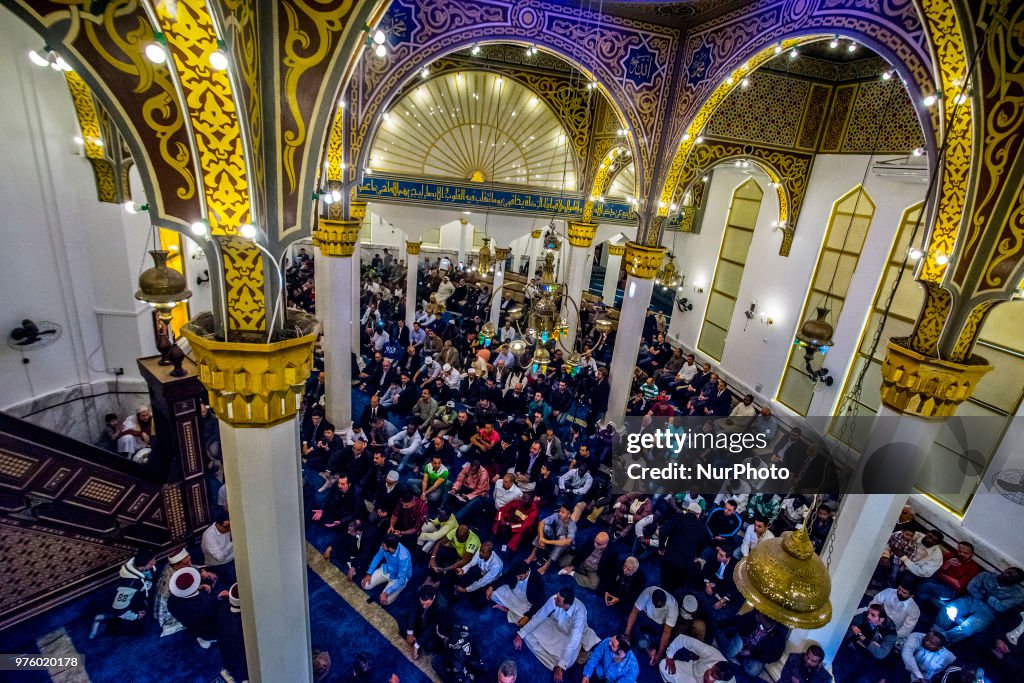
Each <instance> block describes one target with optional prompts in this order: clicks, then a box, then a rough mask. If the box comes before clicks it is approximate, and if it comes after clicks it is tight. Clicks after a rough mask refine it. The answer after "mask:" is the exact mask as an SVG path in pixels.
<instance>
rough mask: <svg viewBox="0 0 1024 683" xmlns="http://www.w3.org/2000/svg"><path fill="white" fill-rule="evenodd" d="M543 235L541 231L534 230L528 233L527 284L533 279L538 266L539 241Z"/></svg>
mask: <svg viewBox="0 0 1024 683" xmlns="http://www.w3.org/2000/svg"><path fill="white" fill-rule="evenodd" d="M543 234H544V231H543V230H534V231H533V232H531V233H530V271H529V272H528V273H527V274H526V281H527V282H529V281H530V280H531V279H533V278H534V277H535V275H534V273H536V272H537V268H538V267H539V266H540V252H541V248H540V246H541V245H540V241H541V236H542V235H543Z"/></svg>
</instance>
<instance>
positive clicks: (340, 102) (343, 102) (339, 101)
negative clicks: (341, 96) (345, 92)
mask: <svg viewBox="0 0 1024 683" xmlns="http://www.w3.org/2000/svg"><path fill="white" fill-rule="evenodd" d="M347 106H348V103H347V102H345V100H338V108H339V109H344V108H345V107H347Z"/></svg>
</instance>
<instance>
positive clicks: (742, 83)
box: [740, 78, 750, 88]
mask: <svg viewBox="0 0 1024 683" xmlns="http://www.w3.org/2000/svg"><path fill="white" fill-rule="evenodd" d="M740 87H741V88H749V87H750V79H749V78H744V79H743V80H742V81H740Z"/></svg>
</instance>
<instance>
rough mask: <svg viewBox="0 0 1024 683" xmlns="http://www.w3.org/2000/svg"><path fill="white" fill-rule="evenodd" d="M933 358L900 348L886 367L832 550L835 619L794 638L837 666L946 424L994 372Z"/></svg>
mask: <svg viewBox="0 0 1024 683" xmlns="http://www.w3.org/2000/svg"><path fill="white" fill-rule="evenodd" d="M973 360H974V361H975V363H974V364H971V365H967V364H962V363H954V362H951V361H944V360H939V359H935V358H928V357H926V356H923V355H921V354H919V353H916V352H914V351H911V350H910V349H907V348H905V347H902V346H900V345H898V344H896V343H894V342H889V348H888V353H887V354H886V358H885V362H884V363H883V364H882V388H881V394H882V407H881V409H880V410H879V411H878V415H877V416H876V417H875V419H874V421H873V423H872V426H871V435H870V436H869V437H868V444H867V446H866V447H865V448H864V450H863V452H862V453H861V456H860V459H859V460H858V462H857V470H856V472H855V474H854V477H853V480H852V486H851V493H849V494H847V495H845V496H844V497H843V503H842V506H841V507H840V509H839V515H838V517H837V518H836V524H835V527H834V529H833V531H832V533H833V538H832V539H830V541H829V543H828V544H827V546H826V548H827V550H826V551H825V559H826V561H827V562H828V564H829V573H830V575H831V577H832V585H833V586H834V587H838V588H839V589H840V590H835V591H833V593H832V621H830V622H829V623H828V624H827V625H826V626H823V627H821V628H819V629H815V630H813V631H809V632H808V631H795V632H794V633H793V634H791V636H790V638H791V639H792V640H793V641H794V642H801V641H803V640H804V639H807V638H811V639H813V640H815V641H817V642H818V643H820V644H821V646H822V648H824V650H825V659H826V661H828V662H831V661H832V659H833V658H834V657H835V654H836V652H838V650H839V646H840V645H841V644H842V640H843V636H844V635H845V634H846V629H847V627H848V626H849V625H850V621H851V620H852V619H853V615H854V613H855V612H856V611H857V609H858V608H859V605H860V599H861V597H862V596H863V595H864V591H865V590H866V589H867V587H868V584H869V583H870V581H871V575H872V574H873V573H874V570H875V567H876V565H877V563H878V558H879V556H880V555H881V553H882V549H883V547H884V546H885V542H886V540H887V539H888V538H889V535H890V533H891V532H892V529H893V527H894V526H895V525H896V520H897V519H898V518H899V515H900V511H901V510H902V509H903V506H904V505H905V504H906V502H907V498H908V497H909V495H910V492H911V491H912V490H913V487H914V485H915V484H916V483H917V480H918V477H919V475H920V473H921V469H922V467H923V465H924V463H925V461H926V459H927V458H928V456H929V454H930V453H931V451H932V448H933V447H934V444H935V439H936V438H937V437H938V434H939V430H940V429H941V428H942V425H943V422H944V421H945V419H946V418H947V417H950V416H951V415H953V414H954V413H955V412H956V409H957V407H958V406H959V405H960V404H961V403H963V402H964V401H965V400H967V398H968V397H969V396H970V395H971V394H972V393H973V392H974V388H975V387H976V386H977V384H978V382H979V381H980V380H981V378H982V377H983V376H984V375H985V374H986V373H987V372H988V371H990V370H991V369H992V366H991V365H988V364H987V363H986V362H985V361H984V359H981V358H978V357H974V358H973Z"/></svg>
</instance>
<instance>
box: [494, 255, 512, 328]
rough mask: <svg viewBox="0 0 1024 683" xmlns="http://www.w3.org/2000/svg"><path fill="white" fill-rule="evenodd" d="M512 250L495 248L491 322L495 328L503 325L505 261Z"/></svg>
mask: <svg viewBox="0 0 1024 683" xmlns="http://www.w3.org/2000/svg"><path fill="white" fill-rule="evenodd" d="M511 251H512V250H511V249H509V248H508V247H495V248H494V278H493V280H492V284H491V324H492V325H494V329H499V328H500V327H501V323H500V322H499V320H500V319H501V288H502V286H504V284H505V262H506V261H507V260H508V255H509V253H510V252H511Z"/></svg>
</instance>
